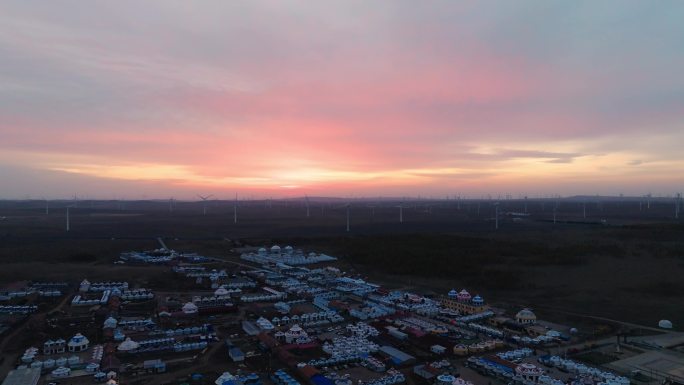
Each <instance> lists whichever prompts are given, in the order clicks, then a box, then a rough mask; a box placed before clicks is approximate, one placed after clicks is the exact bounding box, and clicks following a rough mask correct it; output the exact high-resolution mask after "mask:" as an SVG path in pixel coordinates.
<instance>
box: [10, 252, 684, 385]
mask: <svg viewBox="0 0 684 385" xmlns="http://www.w3.org/2000/svg"><path fill="white" fill-rule="evenodd" d="M337 261H338V260H337V258H335V257H333V256H329V255H326V254H321V253H316V252H314V251H306V252H305V251H303V250H300V249H295V248H294V247H291V246H285V247H282V248H281V247H280V246H277V245H272V246H270V247H268V248H267V247H245V248H243V249H242V250H241V253H240V257H239V260H237V261H231V262H229V261H224V260H220V259H217V258H211V257H204V256H201V255H198V254H194V253H187V254H185V253H180V252H176V251H174V250H169V249H168V248H166V247H165V245H164V246H163V247H161V248H160V249H157V250H151V251H145V252H125V253H122V254H121V255H120V258H119V259H118V260H117V261H113V263H115V264H127V265H130V266H140V268H145V267H146V266H149V265H161V266H167V267H168V269H170V270H171V271H172V274H173V276H174V285H173V289H169V288H168V287H164V288H158V287H151V286H143V285H141V283H139V282H129V281H91V280H89V279H88V277H78V278H77V279H75V280H74V281H73V282H37V281H36V282H21V283H16V284H14V285H13V286H11V287H7V288H5V289H2V290H0V332H2V336H3V337H5V338H7V335H9V334H11V333H13V332H18V331H19V330H20V329H19V328H24V329H22V330H21V331H22V332H24V333H27V334H28V335H29V336H30V337H29V339H30V341H31V342H30V344H29V345H27V346H25V350H24V351H23V353H22V354H19V355H17V356H16V357H12V356H11V355H5V354H3V362H2V366H3V367H7V368H9V369H11V370H9V373H8V375H7V377H6V378H5V379H4V381H3V382H2V384H3V385H38V384H41V385H55V384H62V385H80V384H94V383H104V384H107V385H115V384H121V385H128V384H159V385H162V384H216V385H392V384H437V385H472V384H475V385H477V384H513V385H531V384H544V385H562V384H582V385H628V384H630V383H632V384H640V383H650V382H651V381H658V382H664V381H671V382H673V383H674V382H676V381H675V380H676V379H677V378H678V377H677V375H679V374H680V371H684V368H683V367H684V364H681V362H684V360H681V357H682V356H684V354H682V352H678V351H676V349H668V348H669V347H676V346H677V345H681V344H683V343H684V339H683V338H682V335H681V333H668V331H669V329H671V328H672V324H671V323H669V321H667V320H663V321H661V323H660V324H659V329H660V330H662V331H661V332H659V333H655V332H654V333H653V334H656V337H657V338H656V340H653V339H651V340H649V339H648V338H647V337H641V338H633V339H632V338H630V340H629V341H628V338H627V336H622V339H621V336H619V335H618V336H617V338H616V336H615V335H614V334H610V332H606V334H605V335H597V334H596V333H597V332H596V331H595V330H591V331H587V330H581V329H579V328H577V327H575V326H574V325H562V324H558V323H553V322H549V321H545V320H543V319H539V318H538V317H537V315H536V314H535V312H534V310H533V309H528V308H520V309H517V311H515V312H512V313H510V312H507V311H506V310H504V309H500V308H496V307H494V306H490V303H489V301H488V300H487V299H486V298H483V296H481V295H479V294H478V293H477V288H468V289H466V288H462V287H455V288H454V289H453V290H450V291H449V292H447V293H443V294H442V295H436V296H427V295H422V294H419V293H414V292H410V291H407V290H398V289H393V288H389V287H385V286H383V285H381V284H378V283H373V282H369V281H368V280H366V279H363V278H362V277H361V276H360V275H359V274H350V273H348V272H346V271H344V270H343V268H341V267H340V266H341V265H339V264H338V263H337ZM455 284H456V283H455ZM39 313H40V314H41V315H42V316H41V317H38V315H39ZM33 315H35V317H32V316H33ZM657 331H658V330H656V332H657ZM663 337H667V338H663ZM654 341H655V342H654ZM658 341H660V342H662V341H665V342H664V343H663V344H661V345H658V343H659V342H658ZM606 352H608V353H610V354H611V355H615V354H616V352H617V353H619V354H620V356H619V359H617V360H612V361H611V362H606V363H604V364H601V363H600V362H595V361H596V360H594V362H590V361H591V360H587V357H596V356H607V355H608V354H606ZM653 354H658V357H659V358H658V359H659V360H661V361H662V362H664V363H668V362H669V363H673V362H674V363H676V362H680V364H679V365H674V366H673V365H670V366H667V365H665V366H664V367H663V370H662V371H658V370H656V371H654V370H653V369H652V368H650V369H648V368H645V367H640V365H645V364H644V363H645V362H647V361H649V359H652V358H653V357H652V355H653ZM575 357H578V358H575ZM640 357H642V358H640ZM643 357H646V358H649V357H650V358H649V359H643ZM681 374H682V375H684V372H682V373H681Z"/></svg>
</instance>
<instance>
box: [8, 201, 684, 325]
mask: <svg viewBox="0 0 684 385" xmlns="http://www.w3.org/2000/svg"><path fill="white" fill-rule="evenodd" d="M346 203H347V202H346V201H342V200H340V201H337V200H335V201H332V200H327V201H312V202H311V203H310V207H309V214H310V215H309V217H307V216H306V211H307V210H306V205H305V203H304V202H303V201H274V202H268V201H266V202H264V201H252V202H246V201H245V202H240V204H239V207H238V223H237V224H235V223H233V214H234V212H233V210H234V207H233V204H234V203H233V202H228V201H212V202H209V203H208V204H207V206H206V208H207V214H206V215H203V209H204V206H203V205H202V204H201V203H193V202H177V203H175V204H174V205H173V207H171V205H170V204H169V202H125V203H122V202H114V201H110V202H104V201H93V202H85V201H81V202H78V205H77V207H73V208H71V209H70V226H71V231H69V232H68V233H67V232H66V231H65V223H66V215H65V214H66V209H65V207H66V205H71V204H73V202H52V203H51V207H50V213H49V214H47V215H46V214H45V208H44V206H45V202H43V201H23V202H10V201H3V202H0V217H2V218H3V219H2V220H0V261H1V263H2V266H3V268H2V269H1V270H0V282H4V283H6V282H10V281H13V280H20V279H41V280H50V279H66V278H70V279H72V280H79V279H82V278H83V277H85V276H87V277H89V278H93V279H95V278H104V277H110V278H112V279H114V278H123V277H127V278H129V279H131V277H136V278H138V279H140V280H142V281H145V280H164V279H167V278H168V277H167V275H166V273H165V271H164V269H162V268H154V267H131V266H113V265H112V261H113V260H114V259H115V258H116V257H117V256H118V254H119V253H120V252H122V251H128V250H138V249H151V248H156V247H158V243H157V241H156V237H162V238H164V240H165V242H166V243H167V245H168V246H169V247H172V248H175V249H177V250H182V251H186V250H187V251H196V252H199V253H203V254H206V255H209V256H216V257H231V258H235V257H236V255H234V254H231V251H230V250H231V249H232V248H233V247H235V246H237V245H243V244H248V245H268V244H270V243H280V244H293V245H295V246H299V247H303V248H315V249H316V250H319V251H324V252H328V253H330V254H333V255H335V256H338V257H342V258H343V262H344V263H346V264H348V265H347V266H348V267H352V268H355V269H356V271H357V272H359V273H361V274H363V275H370V276H371V277H372V278H374V279H376V280H380V281H383V282H387V283H388V284H391V285H393V286H397V287H401V286H413V287H416V288H418V289H420V290H424V291H426V292H428V291H433V292H436V293H443V292H445V291H446V290H448V289H450V288H452V287H457V288H462V287H468V288H469V289H471V290H472V291H476V292H479V293H481V294H483V295H485V296H486V298H488V299H491V300H492V301H493V302H501V303H502V304H504V305H506V304H507V305H511V306H531V307H533V308H535V310H537V311H538V312H539V313H541V314H542V316H543V317H546V318H553V316H554V314H555V316H556V317H562V315H563V314H566V313H568V314H569V313H576V314H587V315H594V316H600V317H606V318H610V319H618V320H624V321H630V322H634V323H642V324H644V325H649V326H653V325H655V324H656V322H657V321H658V320H659V319H661V318H667V319H671V320H672V321H673V322H674V323H675V326H676V327H681V325H683V324H684V312H682V311H681V306H682V304H684V280H683V279H682V277H683V276H684V222H682V221H681V220H680V219H675V218H674V215H673V214H674V206H673V204H672V202H670V201H668V200H654V201H652V202H647V201H645V200H622V201H620V200H601V201H590V200H589V199H581V200H560V201H556V200H529V201H525V200H511V201H502V202H501V204H500V205H499V212H500V219H499V229H498V230H495V221H494V219H493V218H494V213H495V210H496V209H495V206H494V205H493V201H488V200H484V201H465V200H464V201H456V200H451V201H410V202H406V203H403V204H402V203H401V202H399V201H379V202H371V201H353V202H352V203H351V205H350V208H349V218H350V219H349V223H350V231H349V232H347V231H346V218H347V209H346ZM400 204H401V205H402V206H403V208H402V209H401V210H402V213H401V214H402V217H403V218H402V219H403V222H402V223H400V222H399V208H398V206H399V205H400ZM171 208H172V210H171ZM585 210H586V218H584V216H585V215H584V212H585ZM509 211H515V212H523V211H527V212H528V213H530V216H529V217H524V218H521V219H516V220H513V219H512V217H511V216H506V215H505V213H506V212H509ZM554 211H555V216H556V223H554V221H553V218H554ZM546 313H548V314H546ZM568 316H569V315H568Z"/></svg>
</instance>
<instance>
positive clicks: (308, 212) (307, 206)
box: [304, 195, 311, 218]
mask: <svg viewBox="0 0 684 385" xmlns="http://www.w3.org/2000/svg"><path fill="white" fill-rule="evenodd" d="M304 199H305V202H306V217H307V218H309V217H310V216H311V211H310V210H309V196H308V195H307V196H305V197H304Z"/></svg>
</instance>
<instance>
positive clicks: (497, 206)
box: [494, 202, 499, 230]
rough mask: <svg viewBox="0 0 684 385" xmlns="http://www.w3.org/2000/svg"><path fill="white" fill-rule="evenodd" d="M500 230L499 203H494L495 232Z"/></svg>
mask: <svg viewBox="0 0 684 385" xmlns="http://www.w3.org/2000/svg"><path fill="white" fill-rule="evenodd" d="M498 229H499V202H496V203H494V230H498Z"/></svg>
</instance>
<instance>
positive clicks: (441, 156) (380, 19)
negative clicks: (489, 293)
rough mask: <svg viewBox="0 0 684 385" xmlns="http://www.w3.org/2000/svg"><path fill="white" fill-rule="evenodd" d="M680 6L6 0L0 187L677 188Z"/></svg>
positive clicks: (681, 178)
mask: <svg viewBox="0 0 684 385" xmlns="http://www.w3.org/2000/svg"><path fill="white" fill-rule="evenodd" d="M682 20H684V2H682V1H646V0H644V1H630V0H602V1H595V0H590V1H554V0H549V1H536V0H535V1H524V0H520V1H504V0H502V1H487V0H484V1H452V0H448V1H437V0H426V1H420V2H416V1H413V0H411V1H404V0H375V1H367V0H359V1H355V0H345V1H333V0H324V1H310V0H309V1H292V0H279V1H272V0H263V1H259V0H249V1H247V0H245V1H241V0H231V1H224V0H216V1H208V0H198V1H186V0H151V1H144V2H140V1H131V0H123V1H121V0H120V1H111V2H91V1H82V0H81V1H70V0H64V1H59V2H54V1H53V2H44V1H33V0H16V1H15V0H9V1H3V2H2V3H0V181H1V182H0V186H2V187H1V188H0V198H38V197H50V198H60V197H61V198H63V197H72V196H74V195H77V196H79V197H89V198H98V199H111V198H117V199H118V198H141V197H148V198H152V197H157V198H168V197H175V198H177V199H183V198H193V197H196V195H197V194H209V193H211V194H214V195H215V196H217V197H225V198H229V197H232V196H234V194H235V193H239V194H240V196H250V197H289V196H303V195H309V196H354V197H361V196H380V195H382V196H417V195H420V196H433V197H444V196H447V195H448V196H472V197H479V196H482V195H485V194H492V195H495V194H511V195H513V196H521V195H529V196H548V195H555V194H560V195H574V194H612V195H617V194H625V195H644V194H648V193H652V194H655V195H668V194H669V195H672V194H675V193H677V192H680V191H682V190H684V174H683V173H682V171H683V169H684V148H683V143H684V23H682Z"/></svg>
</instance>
